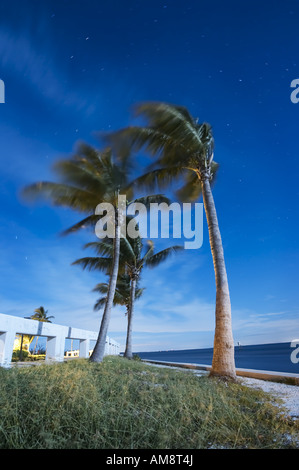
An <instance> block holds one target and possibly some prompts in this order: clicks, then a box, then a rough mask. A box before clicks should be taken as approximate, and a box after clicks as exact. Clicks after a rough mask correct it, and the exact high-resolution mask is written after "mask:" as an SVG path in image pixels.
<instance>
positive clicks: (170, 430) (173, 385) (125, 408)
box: [0, 356, 298, 449]
mask: <svg viewBox="0 0 299 470" xmlns="http://www.w3.org/2000/svg"><path fill="white" fill-rule="evenodd" d="M0 381H1V391H0V410H1V411H0V448H1V449H20V448H22V449H50V448H52V449H54V448H55V449H65V448H68V449H70V448H73V449H74V448H77V449H87V448H90V449H101V448H105V449H183V448H185V449H197V448H284V447H290V448H295V447H296V439H297V443H298V424H296V422H293V421H292V420H291V419H289V418H288V417H287V416H285V415H284V414H283V413H282V412H281V408H278V407H276V406H274V405H273V404H272V403H271V402H270V401H269V398H268V396H267V395H266V394H264V393H263V392H261V391H256V390H251V389H249V388H247V387H245V386H242V385H240V384H238V383H230V382H225V381H221V380H219V379H217V378H211V377H206V376H203V377H197V376H195V375H194V374H193V373H191V372H190V371H177V370H173V369H167V368H158V367H153V366H149V365H145V364H144V363H142V362H139V361H128V360H126V359H125V358H121V357H111V356H108V357H105V358H104V360H103V362H102V363H92V362H89V361H88V360H83V359H76V360H73V361H69V362H65V363H60V364H53V365H39V366H31V367H26V368H12V369H10V370H5V369H0ZM296 436H297V437H296ZM297 445H298V444H297Z"/></svg>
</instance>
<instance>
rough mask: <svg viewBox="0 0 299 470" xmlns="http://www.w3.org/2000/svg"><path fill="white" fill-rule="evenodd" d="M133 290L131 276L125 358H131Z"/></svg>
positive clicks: (134, 289) (134, 287)
mask: <svg viewBox="0 0 299 470" xmlns="http://www.w3.org/2000/svg"><path fill="white" fill-rule="evenodd" d="M135 292H136V279H135V278H133V279H132V281H131V292H130V308H129V311H128V327H127V341H126V350H125V353H124V357H126V358H127V359H132V358H133V351H132V329H133V328H132V324H133V314H134V303H135Z"/></svg>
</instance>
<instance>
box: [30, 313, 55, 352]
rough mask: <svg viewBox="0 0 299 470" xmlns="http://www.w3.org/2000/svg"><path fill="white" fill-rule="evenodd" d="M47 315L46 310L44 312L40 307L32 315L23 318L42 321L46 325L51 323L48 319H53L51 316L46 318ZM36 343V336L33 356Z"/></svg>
mask: <svg viewBox="0 0 299 470" xmlns="http://www.w3.org/2000/svg"><path fill="white" fill-rule="evenodd" d="M47 313H48V310H45V309H44V307H43V306H41V307H39V308H36V309H35V310H34V313H33V314H32V315H30V317H25V318H27V319H28V320H37V321H42V322H46V323H52V322H51V320H50V318H55V317H53V315H51V316H49V317H48V316H47ZM33 338H34V337H33V336H32V339H31V341H32V340H33ZM37 341H38V336H37V337H36V341H35V345H34V348H33V351H32V354H34V352H35V348H36V346H37Z"/></svg>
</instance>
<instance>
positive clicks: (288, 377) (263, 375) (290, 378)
mask: <svg viewBox="0 0 299 470" xmlns="http://www.w3.org/2000/svg"><path fill="white" fill-rule="evenodd" d="M141 360H142V362H149V363H151V364H160V365H164V366H170V367H181V368H182V369H195V370H203V371H210V370H211V368H212V367H211V366H209V365H205V364H184V363H180V362H167V361H154V360H151V359H141ZM236 374H237V376H240V377H250V378H255V379H261V380H270V381H275V382H278V381H283V382H288V383H289V384H290V385H299V374H291V373H284V372H275V371H266V370H256V369H236Z"/></svg>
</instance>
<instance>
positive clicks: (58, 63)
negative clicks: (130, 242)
mask: <svg viewBox="0 0 299 470" xmlns="http://www.w3.org/2000/svg"><path fill="white" fill-rule="evenodd" d="M298 29H299V2H298V1H297V0H296V1H295V0H289V1H277V0H275V1H263V2H260V1H256V0H252V1H250V2H247V1H242V2H240V1H234V0H233V1H226V2H223V1H221V0H214V1H213V0H211V1H210V2H206V1H201V0H197V1H195V0H193V1H191V0H184V1H181V0H171V1H170V0H169V1H164V2H163V1H157V0H151V1H150V2H149V1H141V0H140V1H137V0H132V1H130V0H128V1H123V0H97V1H96V0H84V1H82V0H72V1H69V0H64V1H63V0H59V1H58V0H52V1H49V0H43V1H37V0H22V1H21V0H19V1H16V0H10V1H7V0H2V1H1V4H0V79H2V80H3V81H4V83H5V103H4V104H0V141H1V158H0V172H1V184H0V198H1V212H0V222H1V232H0V277H1V288H0V312H1V313H4V314H9V315H16V316H21V317H24V316H29V315H31V314H32V313H33V311H34V309H35V308H37V307H39V306H41V305H43V306H44V307H45V309H47V310H48V314H49V315H53V316H54V317H55V319H54V321H55V323H59V324H63V325H69V326H74V327H78V328H86V329H90V330H98V328H99V324H100V320H101V313H100V312H94V311H93V305H94V303H95V301H96V299H97V295H96V294H95V293H92V292H91V290H92V288H93V287H94V285H95V284H96V283H97V282H101V281H105V280H106V279H105V277H104V276H103V275H102V274H100V273H94V272H93V273H89V272H84V271H82V270H81V269H80V268H79V267H78V266H71V263H72V262H73V261H74V260H75V259H77V258H80V257H82V256H86V255H87V252H86V250H83V249H82V246H83V244H84V243H86V242H87V241H94V239H95V237H94V234H93V233H90V232H89V233H77V234H74V235H72V236H68V237H60V236H59V234H60V232H61V231H62V230H64V229H65V228H68V227H69V226H70V225H71V224H72V223H75V222H77V221H78V220H79V218H80V217H81V215H80V214H76V213H74V212H71V211H68V210H66V209H61V208H57V207H56V208H53V207H51V206H50V205H49V204H46V203H44V202H39V203H37V204H33V205H32V204H31V205H30V204H28V203H27V202H26V201H24V200H23V199H22V197H21V195H20V193H21V190H22V188H24V187H25V186H26V185H28V184H31V183H34V182H36V181H39V180H45V179H48V180H55V175H54V173H53V171H52V166H53V163H54V162H55V161H56V160H57V159H59V158H62V157H66V156H68V155H71V153H72V152H73V150H74V149H75V146H76V143H77V142H78V141H82V140H83V141H86V142H89V143H90V144H92V145H96V146H99V145H101V144H100V142H99V141H98V139H97V137H96V133H97V132H101V131H110V130H111V131H112V130H117V129H119V128H121V127H124V126H127V125H129V124H132V123H134V118H133V117H132V106H133V105H134V104H135V103H138V102H142V101H166V102H169V103H173V104H177V105H181V106H185V107H187V108H188V110H189V111H190V113H191V114H192V115H193V116H194V117H196V118H198V119H199V121H200V122H202V121H207V122H209V123H211V125H212V126H213V132H214V137H215V160H216V161H217V162H218V163H219V164H220V168H219V174H218V177H217V184H216V185H215V187H214V189H213V194H214V198H215V204H216V208H217V213H218V219H219V224H220V230H221V234H222V238H223V245H224V252H225V259H226V264H227V272H228V279H229V286H230V293H231V302H232V318H233V334H234V339H235V343H236V342H237V341H240V342H241V343H242V344H257V343H272V342H284V341H291V340H292V339H295V338H298V337H299V321H298V266H299V256H298V253H299V250H298V228H299V223H298V199H299V198H298V195H299V189H298V169H299V165H298V147H299V146H298V135H299V132H298V120H299V103H298V104H295V103H293V102H292V101H291V99H290V95H291V92H292V88H291V87H290V84H291V82H292V80H294V79H299V38H298ZM99 202H100V201H99ZM199 202H201V201H199ZM81 218H82V217H81ZM204 222H205V219H204ZM172 242H173V240H171V243H172ZM175 242H176V243H178V242H179V241H178V240H176V241H175ZM159 243H160V242H159V240H156V245H157V249H159V248H160V245H159ZM89 254H91V255H93V252H89ZM142 286H143V287H145V288H146V291H145V293H144V295H143V297H142V298H141V299H140V300H139V301H138V303H137V304H136V318H135V323H134V337H133V341H134V348H135V350H137V351H148V350H157V349H159V350H160V349H163V350H164V349H171V348H173V349H186V348H203V347H211V346H212V344H213V336H214V305H215V280H214V271H213V263H212V257H211V253H210V247H209V241H208V233H207V226H206V223H204V241H203V245H202V247H201V248H200V249H198V250H196V251H195V250H194V251H193V250H186V251H185V252H184V253H182V254H179V255H178V256H176V257H173V258H171V260H169V261H167V262H166V263H165V264H163V265H161V266H160V267H158V268H156V269H155V270H144V273H143V276H142ZM124 313H125V311H124V309H123V308H120V307H117V308H114V309H113V316H112V320H111V324H110V329H109V333H108V334H109V335H110V336H112V337H113V338H114V339H116V340H117V341H119V342H120V343H121V345H122V347H123V346H124V342H125V331H126V317H125V315H124Z"/></svg>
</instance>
